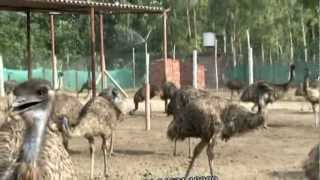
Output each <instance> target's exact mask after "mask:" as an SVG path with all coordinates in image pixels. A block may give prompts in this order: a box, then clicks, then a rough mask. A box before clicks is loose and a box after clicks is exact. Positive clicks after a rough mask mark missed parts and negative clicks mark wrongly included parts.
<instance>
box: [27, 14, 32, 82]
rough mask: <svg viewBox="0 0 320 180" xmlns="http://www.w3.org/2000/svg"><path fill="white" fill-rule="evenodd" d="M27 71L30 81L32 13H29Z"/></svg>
mask: <svg viewBox="0 0 320 180" xmlns="http://www.w3.org/2000/svg"><path fill="white" fill-rule="evenodd" d="M27 69H28V79H31V78H32V60H31V12H30V10H28V11H27Z"/></svg>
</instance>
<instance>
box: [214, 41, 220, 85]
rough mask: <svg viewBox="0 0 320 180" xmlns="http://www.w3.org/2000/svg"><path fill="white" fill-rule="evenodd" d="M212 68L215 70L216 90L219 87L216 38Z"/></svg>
mask: <svg viewBox="0 0 320 180" xmlns="http://www.w3.org/2000/svg"><path fill="white" fill-rule="evenodd" d="M214 69H215V72H216V90H218V89H219V73H218V40H217V39H216V40H215V43H214Z"/></svg>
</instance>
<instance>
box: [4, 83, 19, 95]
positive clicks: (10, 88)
mask: <svg viewBox="0 0 320 180" xmlns="http://www.w3.org/2000/svg"><path fill="white" fill-rule="evenodd" d="M16 86H17V81H15V80H8V81H5V82H4V91H5V93H6V95H9V94H10V93H11V92H12V91H13V90H14V88H15V87H16Z"/></svg>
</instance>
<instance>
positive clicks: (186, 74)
mask: <svg viewBox="0 0 320 180" xmlns="http://www.w3.org/2000/svg"><path fill="white" fill-rule="evenodd" d="M180 69H181V76H180V81H181V85H182V86H192V84H193V83H192V81H193V64H192V61H188V62H186V63H183V64H180ZM205 81H206V78H205V67H204V65H199V64H198V88H200V89H204V88H205V87H206V84H205Z"/></svg>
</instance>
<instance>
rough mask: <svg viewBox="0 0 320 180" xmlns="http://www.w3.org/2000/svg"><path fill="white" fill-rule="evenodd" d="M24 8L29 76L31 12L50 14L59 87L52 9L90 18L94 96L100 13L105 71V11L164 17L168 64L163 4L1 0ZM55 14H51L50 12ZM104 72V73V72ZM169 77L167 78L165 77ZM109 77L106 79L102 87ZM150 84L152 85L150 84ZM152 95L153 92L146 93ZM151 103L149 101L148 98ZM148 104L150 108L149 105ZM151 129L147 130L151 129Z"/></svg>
mask: <svg viewBox="0 0 320 180" xmlns="http://www.w3.org/2000/svg"><path fill="white" fill-rule="evenodd" d="M1 10H2V11H23V12H26V14H27V58H26V59H27V62H26V66H27V69H28V79H30V78H32V57H31V36H30V35H31V27H30V23H31V16H30V15H31V12H42V13H49V17H50V18H49V21H50V33H51V51H52V58H51V59H52V60H51V61H52V62H51V63H52V69H53V84H54V86H56V85H55V84H56V77H55V76H56V74H57V72H56V71H57V69H56V67H55V66H56V56H55V35H54V34H55V28H54V26H55V25H54V15H53V14H52V13H51V12H55V13H56V12H58V13H81V14H87V15H89V17H90V32H91V62H90V63H91V76H92V96H93V97H94V96H96V73H95V71H96V55H95V54H96V35H95V32H96V30H95V15H96V14H99V15H100V18H99V20H100V23H99V25H100V28H99V29H100V32H99V34H100V55H101V59H100V65H101V72H102V73H103V72H104V71H105V59H104V57H105V55H104V42H103V39H104V37H103V36H104V34H103V14H104V13H107V14H110V13H112V14H117V13H135V14H137V13H138V14H139V13H140V14H158V15H161V16H162V17H163V50H164V52H163V56H164V61H165V64H167V12H168V10H164V9H163V8H161V7H151V6H141V5H132V4H120V3H103V2H94V1H87V0H0V11H1ZM50 13H51V14H50ZM164 67H165V68H164V72H165V73H164V74H165V76H166V74H167V73H166V66H164ZM101 75H102V74H101ZM165 79H166V77H165ZM104 85H105V80H104V78H102V87H104ZM146 85H147V86H149V84H146ZM146 93H147V94H149V92H148V91H147V92H146ZM146 102H149V100H146ZM146 107H150V106H149V105H148V106H147V105H146ZM147 114H148V113H146V124H150V114H149V115H147ZM149 129H150V127H149V128H147V130H149Z"/></svg>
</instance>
